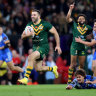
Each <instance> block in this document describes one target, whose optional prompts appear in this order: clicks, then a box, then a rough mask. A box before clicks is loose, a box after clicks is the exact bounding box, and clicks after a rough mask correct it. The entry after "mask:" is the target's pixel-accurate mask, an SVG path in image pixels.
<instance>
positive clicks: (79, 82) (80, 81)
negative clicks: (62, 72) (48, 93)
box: [66, 69, 96, 89]
mask: <svg viewBox="0 0 96 96" xmlns="http://www.w3.org/2000/svg"><path fill="white" fill-rule="evenodd" d="M72 88H76V89H91V88H93V89H96V77H92V76H91V75H86V73H85V71H84V70H83V69H78V70H77V71H76V72H75V79H74V80H73V81H72V82H71V83H70V84H69V85H68V86H67V87H66V89H72Z"/></svg>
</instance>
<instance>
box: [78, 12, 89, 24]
mask: <svg viewBox="0 0 96 96" xmlns="http://www.w3.org/2000/svg"><path fill="white" fill-rule="evenodd" d="M80 16H83V17H84V18H85V23H87V18H86V15H85V14H79V15H78V16H77V20H78V18H79V17H80Z"/></svg>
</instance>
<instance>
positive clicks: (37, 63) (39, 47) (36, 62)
mask: <svg viewBox="0 0 96 96" xmlns="http://www.w3.org/2000/svg"><path fill="white" fill-rule="evenodd" d="M31 19H32V21H31V22H30V23H28V24H27V26H29V27H32V28H33V31H30V32H29V31H27V32H26V30H24V31H23V33H22V36H21V37H22V39H23V38H27V37H30V36H33V34H34V36H33V39H32V41H33V52H32V53H31V54H30V55H29V56H28V66H27V68H26V74H25V76H24V78H23V79H21V80H18V81H19V82H20V83H22V84H27V82H28V78H29V76H30V74H31V71H32V69H33V68H35V69H36V70H37V71H52V72H53V73H54V74H55V77H56V78H58V72H57V66H54V67H53V68H52V67H48V66H42V62H43V58H44V56H46V55H47V54H48V53H49V45H48V33H49V32H50V33H52V34H53V35H54V37H55V40H56V47H55V51H56V50H57V52H58V54H61V48H60V40H59V35H58V32H57V31H56V29H55V28H54V27H53V26H52V25H51V24H50V23H49V22H47V21H44V20H42V19H41V17H40V12H39V10H35V9H33V10H32V13H31Z"/></svg>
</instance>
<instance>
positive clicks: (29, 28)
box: [25, 26, 34, 37]
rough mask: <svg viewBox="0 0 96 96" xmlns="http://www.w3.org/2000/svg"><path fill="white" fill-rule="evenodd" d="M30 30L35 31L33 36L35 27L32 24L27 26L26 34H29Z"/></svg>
mask: <svg viewBox="0 0 96 96" xmlns="http://www.w3.org/2000/svg"><path fill="white" fill-rule="evenodd" d="M28 32H33V37H34V29H33V27H31V26H26V28H25V34H27V33H28Z"/></svg>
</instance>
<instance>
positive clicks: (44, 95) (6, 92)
mask: <svg viewBox="0 0 96 96" xmlns="http://www.w3.org/2000/svg"><path fill="white" fill-rule="evenodd" d="M65 88H66V85H63V84H62V85H30V86H25V85H12V86H8V85H4V86H2V85H0V96H96V89H73V90H66V89H65Z"/></svg>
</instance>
